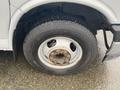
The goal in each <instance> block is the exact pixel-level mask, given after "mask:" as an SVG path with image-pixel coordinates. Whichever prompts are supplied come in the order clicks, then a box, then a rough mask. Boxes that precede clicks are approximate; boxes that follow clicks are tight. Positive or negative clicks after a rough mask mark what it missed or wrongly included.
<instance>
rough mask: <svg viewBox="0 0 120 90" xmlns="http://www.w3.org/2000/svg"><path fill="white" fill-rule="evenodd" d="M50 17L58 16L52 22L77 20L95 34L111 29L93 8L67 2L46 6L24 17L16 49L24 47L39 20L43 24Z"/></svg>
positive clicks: (17, 31) (32, 10)
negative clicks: (25, 39) (55, 20)
mask: <svg viewBox="0 0 120 90" xmlns="http://www.w3.org/2000/svg"><path fill="white" fill-rule="evenodd" d="M50 16H53V17H54V16H56V17H55V18H52V20H54V19H59V17H61V16H65V17H63V18H62V19H69V18H68V17H66V16H70V17H74V18H76V20H75V22H80V21H81V20H82V21H84V22H86V23H87V25H86V26H87V28H89V29H90V30H91V32H92V33H94V34H96V32H97V30H98V29H103V28H109V23H108V21H107V19H106V18H105V17H104V15H103V14H101V13H100V12H99V11H97V10H95V9H93V8H90V7H87V6H84V5H80V4H75V3H65V2H61V3H50V4H45V5H42V6H39V7H36V8H33V9H31V10H30V11H29V12H27V13H25V14H24V15H23V16H22V18H21V19H20V21H19V23H18V25H17V27H16V30H15V32H14V36H13V39H14V40H13V45H14V46H13V47H14V49H19V48H20V46H22V44H23V41H24V38H25V36H26V35H27V33H28V32H29V31H30V30H31V29H32V28H33V27H34V26H33V25H34V23H35V22H36V21H38V20H39V24H40V23H43V22H45V21H48V20H49V19H46V17H50ZM45 19H46V20H45ZM71 20H72V19H71ZM84 25H85V24H84Z"/></svg>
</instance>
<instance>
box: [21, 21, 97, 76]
mask: <svg viewBox="0 0 120 90" xmlns="http://www.w3.org/2000/svg"><path fill="white" fill-rule="evenodd" d="M55 36H65V37H69V38H72V39H74V40H75V41H77V42H78V43H79V44H80V45H81V47H82V49H83V56H82V59H81V60H80V61H79V62H78V63H77V64H76V65H75V66H73V67H71V68H68V69H63V70H57V69H52V68H49V67H47V66H46V65H44V64H43V63H42V62H41V61H40V59H39V58H38V54H37V52H38V48H39V46H40V44H41V43H42V42H44V41H45V40H46V39H48V38H51V37H55ZM23 52H24V55H25V57H26V59H27V61H28V62H29V63H30V64H31V65H32V66H33V67H35V68H37V69H39V70H41V71H43V72H46V73H48V74H56V75H66V74H73V73H76V72H78V71H81V70H82V69H84V68H85V67H87V66H88V65H89V64H90V63H91V62H92V61H93V60H95V59H96V57H97V55H98V48H97V41H96V38H95V36H94V35H93V34H92V33H91V32H90V30H88V29H87V28H86V27H84V26H83V25H80V24H78V23H75V22H72V21H65V20H56V21H49V22H46V23H43V24H41V25H38V26H36V27H35V28H33V30H31V31H30V32H29V33H28V35H27V36H26V38H25V40H24V43H23Z"/></svg>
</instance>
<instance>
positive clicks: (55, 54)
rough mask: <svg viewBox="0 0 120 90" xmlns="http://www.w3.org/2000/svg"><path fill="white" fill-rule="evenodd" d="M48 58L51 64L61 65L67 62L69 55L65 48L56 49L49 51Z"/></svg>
mask: <svg viewBox="0 0 120 90" xmlns="http://www.w3.org/2000/svg"><path fill="white" fill-rule="evenodd" d="M49 59H50V61H51V62H52V63H53V64H55V65H60V66H63V65H68V64H69V62H70V59H71V55H70V53H69V52H68V51H67V50H64V49H56V50H53V51H52V52H51V53H50V55H49Z"/></svg>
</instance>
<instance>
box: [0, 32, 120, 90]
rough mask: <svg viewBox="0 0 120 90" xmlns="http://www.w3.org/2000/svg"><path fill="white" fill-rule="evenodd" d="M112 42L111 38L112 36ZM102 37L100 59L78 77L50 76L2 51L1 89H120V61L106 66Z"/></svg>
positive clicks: (21, 59)
mask: <svg viewBox="0 0 120 90" xmlns="http://www.w3.org/2000/svg"><path fill="white" fill-rule="evenodd" d="M108 35H109V39H110V38H111V35H110V34H109V33H108ZM102 37H103V36H102V33H101V32H100V33H99V35H98V43H99V46H100V47H101V48H100V49H99V52H100V56H99V57H98V58H97V60H96V61H95V62H93V64H92V65H91V66H89V67H88V69H86V71H83V72H82V73H78V74H76V75H70V76H54V75H53V76H50V75H47V74H44V73H40V72H39V71H37V70H34V69H33V68H32V67H31V66H30V65H29V64H28V63H27V62H26V61H25V58H24V57H23V55H22V54H21V53H20V55H19V57H18V59H17V60H16V61H14V60H13V58H12V55H11V54H10V53H9V52H2V51H1V52H0V90H120V58H117V59H114V60H112V61H107V62H104V63H102V62H101V61H100V60H101V58H102V57H103V56H104V53H105V48H104V45H103V41H102Z"/></svg>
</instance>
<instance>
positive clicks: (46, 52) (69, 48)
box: [38, 37, 83, 69]
mask: <svg viewBox="0 0 120 90" xmlns="http://www.w3.org/2000/svg"><path fill="white" fill-rule="evenodd" d="M82 55H83V50H82V47H81V46H80V44H79V43H78V42H76V41H75V40H73V39H71V38H68V37H53V38H50V39H47V40H45V41H44V42H43V43H42V44H41V45H40V46H39V48H38V57H39V60H40V61H41V62H42V63H43V64H44V65H46V66H47V67H49V68H52V69H67V68H70V67H73V66H75V65H76V64H77V63H78V62H79V61H80V60H81V59H82Z"/></svg>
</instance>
